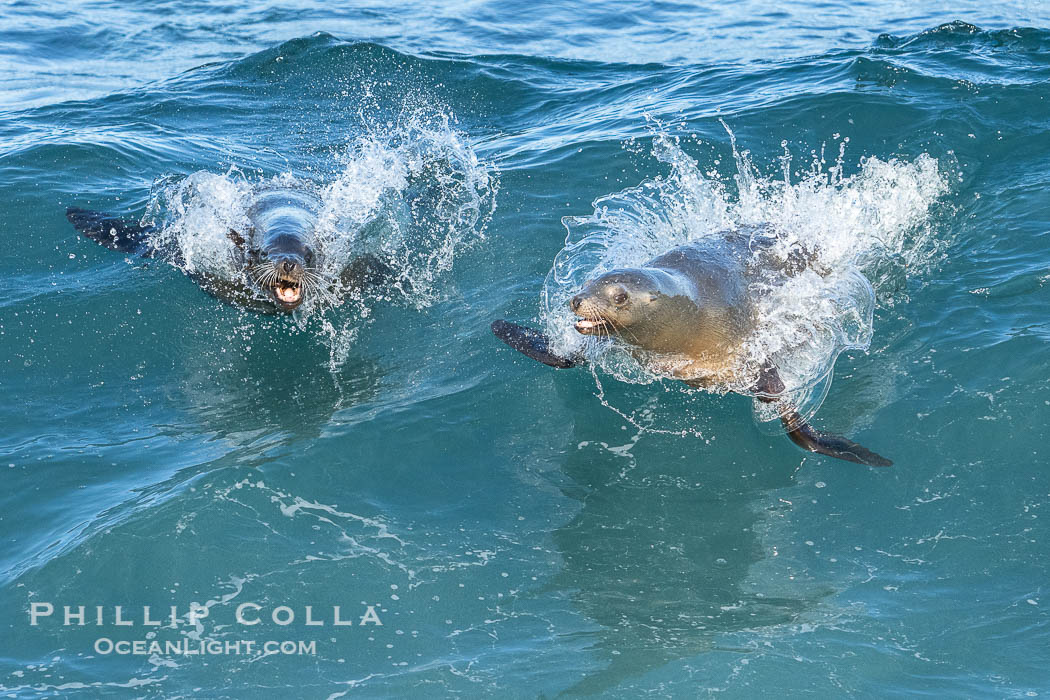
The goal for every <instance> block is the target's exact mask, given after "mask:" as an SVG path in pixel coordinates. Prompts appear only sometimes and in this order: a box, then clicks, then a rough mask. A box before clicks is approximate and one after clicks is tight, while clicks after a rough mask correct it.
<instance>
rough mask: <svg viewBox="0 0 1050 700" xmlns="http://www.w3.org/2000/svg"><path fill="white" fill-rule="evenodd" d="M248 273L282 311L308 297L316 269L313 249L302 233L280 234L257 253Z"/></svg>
mask: <svg viewBox="0 0 1050 700" xmlns="http://www.w3.org/2000/svg"><path fill="white" fill-rule="evenodd" d="M253 257H254V258H255V260H254V262H253V264H252V266H251V268H250V270H249V274H250V276H251V278H252V279H253V280H254V281H255V284H256V285H257V286H258V287H259V289H260V290H261V291H262V292H263V293H264V294H265V295H267V296H268V297H270V298H271V299H272V300H273V302H274V303H275V304H276V305H277V308H279V309H281V310H283V311H294V310H295V309H297V308H299V306H300V305H301V304H302V303H303V301H305V300H306V297H307V290H308V289H309V287H310V280H311V275H312V274H313V271H314V258H315V256H314V252H313V249H312V248H311V247H310V246H309V245H307V243H306V242H305V241H304V240H303V238H302V237H301V236H295V235H288V234H285V235H279V236H274V237H272V238H270V239H269V240H267V241H266V244H265V245H264V246H263V247H262V248H261V249H260V250H258V251H257V252H256V254H255V255H254V256H253Z"/></svg>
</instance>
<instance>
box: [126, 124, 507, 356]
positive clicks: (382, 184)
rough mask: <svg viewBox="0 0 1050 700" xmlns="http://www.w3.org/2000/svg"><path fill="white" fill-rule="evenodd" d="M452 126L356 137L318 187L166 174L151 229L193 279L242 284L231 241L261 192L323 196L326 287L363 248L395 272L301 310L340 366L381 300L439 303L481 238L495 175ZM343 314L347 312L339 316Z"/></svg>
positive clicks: (382, 130) (385, 127) (299, 318)
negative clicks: (449, 276)
mask: <svg viewBox="0 0 1050 700" xmlns="http://www.w3.org/2000/svg"><path fill="white" fill-rule="evenodd" d="M452 124H453V121H452V118H451V117H449V116H448V115H445V114H437V115H434V114H429V115H428V114H425V113H424V112H423V111H422V110H415V111H408V112H406V113H404V114H402V115H401V116H400V117H399V118H397V119H393V120H390V121H385V122H383V123H382V125H381V126H378V127H374V128H370V129H368V130H367V132H366V133H365V134H363V135H361V136H358V137H357V138H355V139H353V140H352V141H350V143H349V144H347V146H346V147H345V148H344V149H341V153H340V154H339V155H338V156H337V157H336V167H335V169H334V172H333V173H332V174H331V175H329V176H328V177H323V178H318V179H312V178H310V179H308V178H304V177H302V176H300V175H298V174H293V173H282V174H278V175H275V176H270V177H253V176H249V175H246V174H245V173H244V172H243V171H241V170H239V169H237V168H230V169H228V170H227V171H226V172H225V173H221V174H219V173H212V172H207V171H199V172H195V173H193V174H191V175H189V176H187V177H173V178H166V179H164V180H161V181H160V182H158V183H157V185H156V186H155V187H154V193H153V195H152V197H151V202H150V206H149V208H148V209H147V213H146V215H145V217H144V222H145V223H149V224H152V225H154V226H155V227H156V231H155V233H154V234H153V235H154V237H155V241H154V242H155V244H156V245H158V246H160V247H161V248H165V249H169V250H174V251H177V255H176V256H174V257H175V258H176V259H177V261H178V262H177V263H176V264H177V265H178V267H180V268H181V269H182V270H183V271H184V272H186V273H188V274H192V275H206V276H211V277H218V278H219V279H222V280H228V281H236V280H242V279H244V275H245V274H246V272H245V269H244V266H243V264H242V263H241V262H240V261H239V258H238V255H237V251H236V248H235V246H234V244H233V243H232V242H231V241H230V238H229V236H228V235H227V233H228V231H229V230H230V229H233V230H236V231H243V230H247V228H248V227H249V226H250V223H249V219H248V212H249V210H250V208H251V205H252V202H253V199H254V194H255V193H256V192H257V191H258V190H259V189H263V188H268V187H282V188H293V189H299V190H303V191H305V192H308V193H310V194H312V195H314V196H315V197H316V199H317V200H318V202H319V214H318V225H317V232H316V238H317V241H318V245H319V248H320V250H319V251H318V252H319V253H320V255H319V259H320V260H321V261H322V263H321V269H320V272H321V274H322V276H323V277H324V278H325V279H328V280H330V281H332V282H334V281H335V280H337V279H338V276H339V274H340V272H341V271H342V270H343V269H344V268H345V267H346V265H347V264H348V262H349V261H351V260H353V259H354V258H355V257H356V256H358V255H360V254H362V253H366V252H367V253H372V254H374V255H376V256H377V257H379V258H380V259H381V260H383V261H384V262H385V263H386V264H387V265H388V266H389V267H390V268H391V269H392V270H393V274H394V278H393V279H392V280H390V281H389V282H388V283H386V284H384V285H381V286H379V287H376V288H372V289H369V290H366V291H364V292H357V293H353V294H346V295H343V296H338V297H336V296H325V295H318V296H315V297H313V298H308V300H307V301H306V302H304V304H303V306H302V307H300V309H299V310H297V311H296V312H295V315H294V318H295V321H296V324H297V325H298V326H299V328H300V329H302V330H305V329H311V330H316V335H317V336H318V337H319V338H321V339H322V340H324V341H325V342H326V343H328V344H329V346H330V348H331V349H332V358H333V363H335V364H338V363H339V361H340V357H345V354H346V351H347V350H348V347H349V345H351V344H352V342H353V338H354V335H355V330H356V328H357V327H358V326H359V324H360V323H361V322H362V321H364V320H367V319H369V318H370V317H371V314H372V311H373V309H374V307H375V305H376V303H377V302H391V301H393V302H401V303H405V304H408V305H411V306H414V307H416V308H424V307H426V306H428V305H430V304H432V303H433V302H434V301H435V300H437V299H438V298H440V292H439V281H440V278H441V276H442V275H443V274H445V273H448V272H449V271H450V270H451V269H452V267H453V264H454V262H455V258H456V256H457V254H458V253H459V252H460V251H461V250H462V249H463V248H464V247H466V246H469V245H471V244H472V243H474V242H476V241H478V240H480V239H482V238H484V231H485V228H486V226H487V225H488V222H489V220H490V219H491V216H492V213H493V211H494V209H495V197H496V192H497V190H498V174H497V173H496V171H495V169H494V168H493V167H492V166H491V165H490V164H488V163H485V162H482V161H481V160H479V159H478V157H477V155H476V154H475V153H474V151H473V149H472V148H471V146H470V144H469V142H468V141H467V140H466V139H465V138H464V136H463V135H461V134H460V133H458V132H457V131H456V129H455V128H454V127H453V125H452ZM337 307H341V308H342V311H343V312H342V313H333V312H332V309H334V308H337ZM347 310H349V313H347V312H346V311H347Z"/></svg>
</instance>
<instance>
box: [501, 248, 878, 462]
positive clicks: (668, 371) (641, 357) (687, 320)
mask: <svg viewBox="0 0 1050 700" xmlns="http://www.w3.org/2000/svg"><path fill="white" fill-rule="evenodd" d="M776 242H777V240H776V236H775V235H774V234H772V233H771V232H770V231H769V230H768V229H764V228H756V229H753V230H748V229H744V230H737V231H725V232H722V233H721V234H716V235H712V236H708V237H705V238H703V239H701V240H699V241H696V242H694V243H690V244H688V245H684V246H681V247H678V248H674V249H673V250H670V251H668V252H667V253H664V254H663V255H660V256H658V257H656V258H653V259H652V260H650V261H649V262H647V263H645V265H643V266H642V267H639V268H629V269H619V270H613V271H611V272H609V273H606V274H604V275H601V276H600V277H598V278H596V279H593V280H591V281H590V282H588V283H587V284H586V285H584V287H583V289H582V290H580V292H579V293H578V294H577V295H576V296H574V297H573V298H572V299H571V300H570V301H569V307H570V309H571V310H572V312H573V313H574V314H575V315H576V316H577V321H576V323H575V329H576V331H577V332H578V333H581V334H583V335H589V336H599V337H602V338H616V339H617V340H619V341H620V342H621V343H624V344H625V345H626V346H627V347H628V348H629V349H630V350H631V352H632V354H633V355H634V356H635V358H636V359H637V360H638V361H639V363H640V364H642V366H644V367H646V368H648V369H649V370H651V371H653V372H654V373H656V374H659V375H662V376H667V377H672V378H675V379H680V380H682V381H684V382H685V383H686V384H688V385H690V386H693V387H697V388H705V387H712V386H726V385H729V386H737V387H740V386H746V387H748V388H749V389H750V391H749V392H748V393H750V394H753V395H754V396H755V397H756V398H758V399H759V400H760V401H764V402H769V403H774V402H775V403H778V404H780V405H779V406H778V408H779V409H780V410H779V412H780V416H781V421H782V422H783V424H784V426H785V428H786V429H787V431H788V435H789V436H790V438H791V439H792V440H793V441H794V442H795V444H797V445H799V446H800V447H802V448H803V449H806V450H809V451H811V452H816V453H819V454H823V455H828V456H830V457H836V458H838V459H843V460H846V461H849V462H855V463H857V464H866V465H869V466H876V467H887V466H890V465H892V464H893V463H892V462H891V461H890V460H888V459H886V458H885V457H882V456H880V455H878V454H875V453H874V452H872V451H870V450H868V449H866V448H864V447H861V446H860V445H858V444H856V443H854V442H851V441H850V440H847V439H846V438H844V437H840V436H838V435H832V434H830V433H824V432H821V431H819V430H816V429H814V428H812V427H811V426H809V425H808V424H807V423H806V422H805V420H804V419H803V418H802V417H801V416H800V415H799V413H798V410H797V409H796V408H795V407H794V406H792V405H790V404H789V403H788V401H787V399H785V398H783V397H782V394H783V393H784V389H785V387H784V384H783V382H782V381H781V379H780V377H779V375H778V373H777V369H776V367H775V366H774V365H773V364H772V363H771V362H768V361H767V362H766V363H764V364H762V365H761V366H760V367H757V368H755V367H754V363H753V362H752V363H748V362H746V361H745V360H746V359H747V358H746V357H745V350H746V343H747V340H748V338H749V337H750V336H751V334H752V333H753V332H754V330H755V327H756V322H757V312H756V304H755V302H756V299H755V292H754V287H753V286H752V283H753V282H755V281H757V280H759V279H762V278H763V277H762V276H763V275H768V274H769V272H770V271H771V270H772V271H774V272H775V273H778V274H782V275H784V276H787V277H790V276H794V275H797V274H799V273H800V272H802V271H803V270H805V269H807V268H809V269H814V270H815V271H817V272H818V273H819V274H827V273H828V271H827V270H824V269H821V268H820V266H819V263H818V261H817V256H815V255H813V254H812V252H811V251H808V250H806V249H804V248H801V247H797V246H796V247H795V248H794V249H792V251H791V253H790V254H789V255H787V256H786V257H780V256H777V255H774V254H773V250H772V249H773V247H774V245H775V244H776ZM492 331H493V333H495V335H496V336H497V337H498V338H499V339H500V340H502V341H503V342H505V343H506V344H507V345H509V346H510V347H512V348H514V349H515V350H517V351H519V352H521V353H523V354H525V355H527V356H529V357H531V358H532V359H534V360H537V361H539V362H542V363H543V364H546V365H549V366H551V367H556V368H559V369H567V368H570V367H574V366H576V365H578V364H581V363H582V362H583V361H584V358H583V357H582V356H575V357H561V356H559V355H557V354H556V353H555V352H554V351H553V350H552V348H551V343H550V339H549V338H547V337H546V336H545V335H544V334H543V333H541V332H539V331H537V330H534V329H531V328H526V327H524V326H520V325H518V324H516V323H511V322H509V321H505V320H499V321H495V322H494V323H493V324H492ZM749 364H750V365H751V367H752V369H751V370H749V369H748V365H749Z"/></svg>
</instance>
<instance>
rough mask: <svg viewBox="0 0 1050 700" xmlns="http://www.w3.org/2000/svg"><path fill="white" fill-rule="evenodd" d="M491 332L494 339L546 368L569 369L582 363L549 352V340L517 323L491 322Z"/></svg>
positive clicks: (572, 358)
mask: <svg viewBox="0 0 1050 700" xmlns="http://www.w3.org/2000/svg"><path fill="white" fill-rule="evenodd" d="M492 332H493V333H495V334H496V337H497V338H499V339H500V340H502V341H503V342H504V343H506V344H507V345H509V346H511V347H512V348H514V349H515V350H517V351H518V352H520V353H521V354H523V355H525V356H527V357H531V358H532V359H534V360H536V361H537V362H542V363H543V364H545V365H547V366H548V367H555V368H557V369H569V368H570V367H575V366H576V365H578V364H580V363H581V362H582V361H583V358H581V357H560V356H558V355H555V354H554V353H553V352H551V341H550V338H548V337H547V336H545V335H544V334H543V333H541V332H540V331H537V330H534V329H532V328H527V327H525V326H519V325H518V324H517V323H511V322H510V321H504V320H503V319H500V320H498V321H493V322H492Z"/></svg>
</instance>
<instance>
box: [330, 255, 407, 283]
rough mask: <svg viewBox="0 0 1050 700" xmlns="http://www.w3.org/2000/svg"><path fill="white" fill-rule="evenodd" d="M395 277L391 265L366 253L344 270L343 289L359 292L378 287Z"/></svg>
mask: <svg viewBox="0 0 1050 700" xmlns="http://www.w3.org/2000/svg"><path fill="white" fill-rule="evenodd" d="M394 277H395V274H394V271H393V269H391V267H390V266H389V265H387V264H386V263H385V262H383V261H382V260H380V259H379V258H377V257H376V256H374V255H372V254H371V253H365V254H363V255H359V256H357V257H356V258H354V260H353V262H351V263H350V264H349V265H348V266H347V267H346V269H345V270H343V274H342V275H341V276H340V282H342V285H343V289H346V290H354V291H357V290H362V289H367V288H368V287H377V286H379V285H381V284H383V283H384V282H388V281H390V280H392V279H393V278H394Z"/></svg>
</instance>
